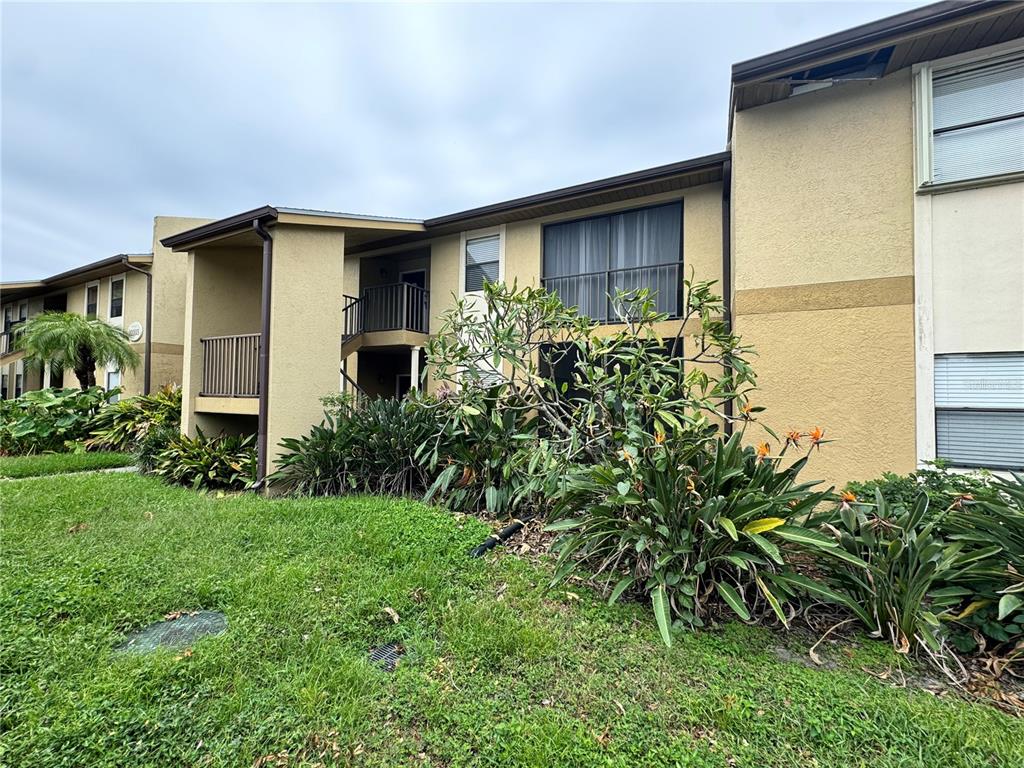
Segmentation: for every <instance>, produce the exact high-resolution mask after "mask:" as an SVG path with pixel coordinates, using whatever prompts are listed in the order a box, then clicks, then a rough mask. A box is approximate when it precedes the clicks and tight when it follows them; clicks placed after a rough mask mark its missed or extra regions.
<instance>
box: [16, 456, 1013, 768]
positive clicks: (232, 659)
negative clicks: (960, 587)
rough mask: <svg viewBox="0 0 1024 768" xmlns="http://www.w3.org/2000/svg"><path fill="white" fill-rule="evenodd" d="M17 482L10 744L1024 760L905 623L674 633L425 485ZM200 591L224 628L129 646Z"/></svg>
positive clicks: (256, 761) (348, 759)
mask: <svg viewBox="0 0 1024 768" xmlns="http://www.w3.org/2000/svg"><path fill="white" fill-rule="evenodd" d="M0 504H2V506H3V509H4V514H3V517H2V525H3V530H2V540H3V543H4V546H3V551H4V553H3V557H4V571H5V577H4V579H3V580H2V584H0V612H2V615H3V617H4V619H3V622H2V626H0V669H2V679H3V685H2V694H0V695H2V702H0V705H2V707H3V721H2V732H3V735H2V736H0V755H2V762H4V763H6V764H9V765H32V766H55V765H64V764H73V765H90V766H104V765H110V766H114V765H118V766H120V765H143V764H145V765H241V766H253V765H259V766H276V765H287V766H297V765H316V764H318V763H320V764H324V765H362V766H395V765H435V766H442V765H443V766H468V765H502V766H548V765H559V766H582V765H586V766H590V765H601V766H630V767H631V766H636V765H645V766H662V765H664V766H677V765H689V766H729V765H737V766H808V765H817V766H836V767H837V768H838V767H839V766H842V768H846V767H847V766H855V765H870V766H905V765H927V766H933V765H941V766H944V768H956V767H957V766H979V767H981V766H986V767H989V766H996V765H998V766H1011V765H1021V764H1024V721H1022V720H1020V719H1016V718H1012V717H1010V716H1008V715H1006V714H1004V713H1003V712H1000V711H999V710H997V709H995V708H993V707H991V706H988V705H986V704H982V703H973V702H968V701H965V700H963V699H962V698H960V697H959V696H958V695H957V694H955V693H953V692H946V693H943V694H942V695H935V693H932V692H928V691H927V690H922V689H920V688H918V687H916V685H915V684H913V681H914V680H915V675H920V674H925V675H928V674H930V673H928V672H927V671H926V670H922V669H921V668H920V667H918V666H917V665H916V664H915V663H914V662H913V661H912V660H909V659H908V658H907V657H906V656H904V655H901V654H897V653H895V652H893V651H892V650H891V649H890V647H889V646H888V645H887V644H884V643H879V642H877V641H874V640H869V639H866V638H861V637H854V638H853V639H852V640H844V641H843V642H842V643H839V644H835V645H833V644H831V643H829V642H828V641H826V642H825V643H822V645H820V646H819V647H818V648H817V651H816V653H817V654H818V655H819V656H820V657H821V658H822V660H823V661H825V662H826V665H825V666H823V667H820V668H819V667H817V666H816V665H815V664H814V663H813V662H810V661H809V657H808V656H807V650H808V646H809V645H810V644H811V642H813V640H812V639H811V636H805V635H803V634H801V633H781V632H779V631H777V630H776V629H775V628H773V627H771V626H749V625H746V624H743V623H740V622H738V621H728V622H726V623H722V624H719V623H715V624H714V625H713V626H712V625H709V626H707V627H705V628H704V629H698V630H694V631H687V632H680V633H678V634H677V636H676V638H675V640H676V641H675V643H674V644H673V646H672V647H671V648H669V647H666V646H665V644H664V643H663V642H662V639H661V638H660V636H659V632H658V629H657V627H656V626H655V624H654V622H652V621H651V620H650V604H649V603H632V602H628V603H620V604H618V605H616V606H613V607H608V606H607V605H606V604H605V601H604V600H603V599H602V598H600V597H599V596H598V595H596V594H595V593H594V592H592V591H591V590H590V589H588V588H587V587H586V586H585V585H584V584H582V583H580V582H576V581H569V582H568V583H565V584H563V585H562V586H560V587H558V588H556V589H553V590H550V591H548V590H547V589H546V587H547V584H548V582H549V580H550V578H551V570H550V566H548V565H545V564H544V563H543V562H540V563H529V562H527V561H525V560H523V559H521V558H518V557H516V556H513V555H511V554H507V553H504V552H503V553H502V554H501V555H500V556H497V557H496V556H493V555H492V556H490V557H489V558H484V559H474V558H470V557H468V556H467V554H466V553H467V551H468V550H469V549H470V548H472V547H473V546H475V545H477V544H478V543H479V542H480V541H481V540H482V539H483V538H484V537H485V536H486V535H487V534H488V533H489V528H488V527H487V526H486V525H484V524H483V523H481V522H479V521H478V520H476V519H474V518H472V517H465V516H455V515H452V514H451V513H449V512H447V511H444V510H440V509H432V508H429V507H427V506H424V505H422V504H420V503H417V502H413V501H407V500H396V499H387V498H373V497H351V498H344V499H286V500H267V499H262V498H259V497H257V496H254V495H244V496H227V497H224V498H217V497H216V495H215V494H197V493H194V492H192V491H189V490H187V489H182V488H174V487H168V486H166V485H164V484H162V483H161V482H159V481H158V480H157V479H155V478H151V477H140V476H137V475H132V474H89V475H73V476H65V477H49V478H39V479H29V480H22V481H19V482H17V483H3V484H0ZM499 551H501V550H499ZM203 609H205V610H210V611H219V612H221V613H223V614H224V616H225V617H226V619H227V629H226V631H224V632H223V633H222V634H219V635H216V636H211V637H207V638H204V639H202V640H199V641H197V642H196V643H195V644H194V645H193V646H192V647H190V648H187V649H167V650H157V651H156V652H154V653H150V654H125V653H122V652H119V651H117V650H116V648H117V646H118V645H119V644H120V643H122V642H123V641H124V639H125V638H126V637H128V636H130V635H131V633H132V632H133V631H134V630H137V629H140V628H142V627H145V626H148V625H150V624H152V623H154V622H159V621H162V620H164V619H165V618H167V617H175V616H180V615H182V614H189V613H191V612H194V611H199V610H203ZM385 643H394V644H398V645H400V646H401V648H402V651H403V655H402V656H401V658H400V661H399V663H398V666H397V668H396V670H395V671H394V672H393V673H389V672H386V671H384V670H383V669H381V668H380V667H379V666H377V665H375V664H374V663H373V662H371V661H370V660H369V655H368V654H369V650H370V648H371V647H379V646H380V645H382V644H385ZM787 658H791V659H793V660H784V659H787ZM826 667H827V668H826ZM905 679H909V680H910V681H911V683H912V684H911V685H907V686H905V687H904V680H905ZM940 690H941V689H940Z"/></svg>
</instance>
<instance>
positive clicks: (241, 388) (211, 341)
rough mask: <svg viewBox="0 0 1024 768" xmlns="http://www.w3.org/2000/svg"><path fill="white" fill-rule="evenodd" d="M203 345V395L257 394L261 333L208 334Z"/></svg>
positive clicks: (201, 393)
mask: <svg viewBox="0 0 1024 768" xmlns="http://www.w3.org/2000/svg"><path fill="white" fill-rule="evenodd" d="M199 341H200V342H201V343H202V345H203V388H202V391H200V393H199V394H200V395H202V396H204V397H257V396H258V395H259V393H260V388H259V375H258V373H257V369H258V365H259V357H260V335H259V334H258V333H244V334H241V335H236V336H209V337H207V338H205V339H200V340H199Z"/></svg>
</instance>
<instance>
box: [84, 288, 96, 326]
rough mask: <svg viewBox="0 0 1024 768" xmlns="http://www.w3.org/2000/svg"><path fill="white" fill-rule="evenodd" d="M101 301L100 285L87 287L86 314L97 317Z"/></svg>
mask: <svg viewBox="0 0 1024 768" xmlns="http://www.w3.org/2000/svg"><path fill="white" fill-rule="evenodd" d="M99 303H100V287H99V286H98V285H90V286H88V287H87V288H86V289H85V316H86V317H90V318H92V317H96V308H97V307H98V306H99Z"/></svg>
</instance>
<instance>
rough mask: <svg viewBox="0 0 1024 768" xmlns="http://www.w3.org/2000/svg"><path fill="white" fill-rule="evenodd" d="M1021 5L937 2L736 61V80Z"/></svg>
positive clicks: (982, 0)
mask: <svg viewBox="0 0 1024 768" xmlns="http://www.w3.org/2000/svg"><path fill="white" fill-rule="evenodd" d="M1017 4H1019V2H1018V0H973V2H962V0H945V1H944V2H940V3H933V4H932V5H926V6H924V7H922V8H915V9H913V10H910V11H906V12H904V13H898V14H896V15H895V16H889V17H887V18H884V19H880V20H878V21H872V22H869V23H867V24H861V25H860V26H858V27H853V28H851V29H846V30H843V31H842V32H836V33H835V34H832V35H826V36H825V37H819V38H818V39H817V40H811V41H810V42H807V43H801V44H800V45H794V46H792V47H790V48H784V49H782V50H781V51H776V52H774V53H769V54H766V55H764V56H758V57H756V58H753V59H748V60H746V61H741V62H739V63H738V64H733V67H732V81H733V82H734V83H741V82H748V81H751V80H758V79H764V78H768V77H770V76H773V75H780V74H784V73H785V72H787V71H794V70H796V71H798V70H801V69H807V68H808V66H809V65H812V64H813V63H815V62H816V61H818V60H819V59H825V58H831V57H834V56H836V55H840V54H842V53H843V52H844V51H846V50H852V49H855V48H862V47H864V46H866V45H872V44H879V45H881V44H883V43H884V42H885V41H886V40H887V39H889V38H891V37H894V36H896V35H906V34H909V33H913V32H917V31H919V30H923V29H926V28H928V27H930V26H932V25H934V24H938V23H941V22H947V21H952V20H956V19H958V18H961V17H964V16H971V15H973V14H976V13H978V12H979V11H991V10H994V9H996V8H1000V7H1007V6H1012V5H1017Z"/></svg>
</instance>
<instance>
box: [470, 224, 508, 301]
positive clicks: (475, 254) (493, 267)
mask: <svg viewBox="0 0 1024 768" xmlns="http://www.w3.org/2000/svg"><path fill="white" fill-rule="evenodd" d="M500 259H501V236H500V235H489V236H487V237H477V238H474V239H472V240H467V241H466V284H465V292H466V293H474V292H477V291H482V290H483V289H484V282H488V283H494V282H497V280H498V263H499V261H500Z"/></svg>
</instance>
